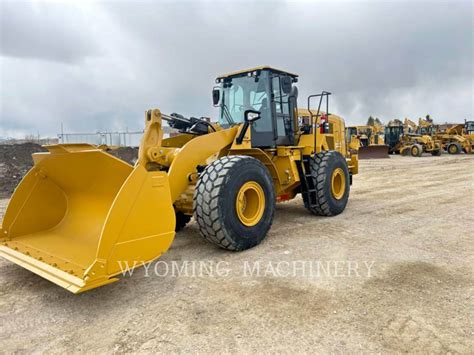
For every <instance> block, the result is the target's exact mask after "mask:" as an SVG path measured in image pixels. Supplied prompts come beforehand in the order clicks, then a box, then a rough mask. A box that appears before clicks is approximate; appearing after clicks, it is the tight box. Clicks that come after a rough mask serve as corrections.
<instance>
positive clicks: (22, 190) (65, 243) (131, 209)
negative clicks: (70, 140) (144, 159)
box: [0, 144, 175, 293]
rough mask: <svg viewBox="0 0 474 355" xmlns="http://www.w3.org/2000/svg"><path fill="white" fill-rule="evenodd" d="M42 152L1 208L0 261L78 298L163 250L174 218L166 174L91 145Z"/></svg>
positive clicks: (53, 147) (37, 155)
mask: <svg viewBox="0 0 474 355" xmlns="http://www.w3.org/2000/svg"><path fill="white" fill-rule="evenodd" d="M46 148H48V150H49V152H47V153H37V154H33V159H34V161H35V165H34V166H33V168H32V169H31V170H30V171H29V172H28V173H27V175H26V176H25V177H24V178H23V180H22V181H21V183H20V184H19V185H18V187H17V189H16V190H15V192H14V194H13V196H12V198H11V201H10V203H9V205H8V208H7V210H6V213H5V216H4V219H3V223H2V226H1V228H0V233H1V234H0V255H1V256H3V257H5V258H6V259H8V260H10V261H12V262H14V263H16V264H18V265H20V266H22V267H24V268H26V269H28V270H30V271H32V272H34V273H36V274H38V275H40V276H42V277H44V278H46V279H48V280H50V281H52V282H54V283H56V284H58V285H60V286H62V287H64V288H66V289H67V290H69V291H71V292H73V293H79V292H82V291H86V290H88V289H91V288H95V287H98V286H101V285H105V284H108V283H110V282H113V281H117V280H118V279H117V278H115V277H114V276H117V275H118V274H120V273H124V272H125V270H128V269H132V268H134V267H138V266H142V265H143V264H145V263H148V262H150V261H152V260H154V259H156V258H158V257H159V256H160V255H161V254H162V253H164V252H165V251H166V250H167V249H168V247H169V246H170V244H171V242H172V240H173V238H174V229H175V213H174V208H173V204H172V201H171V195H170V188H169V183H168V176H167V174H166V173H165V172H160V171H147V170H146V169H145V168H144V167H143V166H142V165H140V164H138V165H136V166H135V167H132V166H131V165H129V164H127V163H125V162H123V161H121V160H119V159H117V158H115V157H113V156H111V155H109V154H107V153H105V152H104V151H102V150H100V149H97V148H95V147H94V146H90V145H85V144H82V145H80V144H73V145H55V146H48V147H46Z"/></svg>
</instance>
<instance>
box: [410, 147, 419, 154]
mask: <svg viewBox="0 0 474 355" xmlns="http://www.w3.org/2000/svg"><path fill="white" fill-rule="evenodd" d="M411 149H412V153H413V155H418V147H413V148H411Z"/></svg>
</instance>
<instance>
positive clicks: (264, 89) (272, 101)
mask: <svg viewBox="0 0 474 355" xmlns="http://www.w3.org/2000/svg"><path fill="white" fill-rule="evenodd" d="M297 78H298V75H296V74H292V73H289V72H285V71H282V70H278V69H274V68H271V67H268V66H263V67H257V68H253V69H248V70H243V71H238V72H234V73H230V74H226V75H222V76H220V77H218V78H217V79H216V83H217V84H218V86H217V87H215V88H214V90H213V102H214V106H216V107H219V108H220V113H219V123H220V125H221V126H223V127H229V126H232V125H234V124H239V123H244V122H245V113H246V112H250V111H253V112H257V113H259V116H260V118H258V120H255V121H254V122H252V124H251V125H250V129H251V140H252V142H251V143H252V147H258V148H272V147H276V146H281V145H286V146H288V145H294V144H295V129H296V124H297V121H296V120H297V117H295V115H296V107H297V104H296V100H297V96H298V90H297V88H296V86H294V85H293V84H294V83H296V82H297V81H298V79H297Z"/></svg>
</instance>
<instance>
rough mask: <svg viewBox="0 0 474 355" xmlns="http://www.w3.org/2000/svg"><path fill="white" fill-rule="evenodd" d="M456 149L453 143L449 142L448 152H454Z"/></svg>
mask: <svg viewBox="0 0 474 355" xmlns="http://www.w3.org/2000/svg"><path fill="white" fill-rule="evenodd" d="M456 151H457V147H456V146H455V145H454V144H451V145H450V146H449V152H450V153H451V154H454V153H456Z"/></svg>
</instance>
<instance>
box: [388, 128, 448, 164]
mask: <svg viewBox="0 0 474 355" xmlns="http://www.w3.org/2000/svg"><path fill="white" fill-rule="evenodd" d="M414 132H416V124H414V122H413V121H411V120H408V119H405V122H404V124H402V123H401V122H400V121H398V120H397V121H395V120H394V121H390V122H389V124H388V125H387V126H386V127H385V142H386V144H387V145H388V147H389V153H391V154H393V153H396V154H401V155H405V156H406V155H410V154H411V156H413V157H421V156H422V155H423V153H431V155H433V156H440V155H441V152H442V147H441V142H440V141H438V140H436V139H434V138H433V137H431V136H430V135H427V134H417V133H414Z"/></svg>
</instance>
